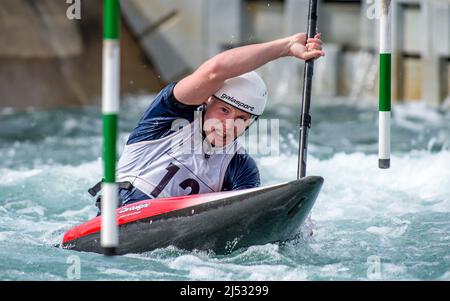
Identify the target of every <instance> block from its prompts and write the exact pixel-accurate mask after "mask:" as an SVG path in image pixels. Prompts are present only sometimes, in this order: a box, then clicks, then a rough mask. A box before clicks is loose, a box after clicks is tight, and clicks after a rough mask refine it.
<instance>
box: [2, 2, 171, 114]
mask: <svg viewBox="0 0 450 301" xmlns="http://www.w3.org/2000/svg"><path fill="white" fill-rule="evenodd" d="M81 3H82V7H81V20H73V21H71V20H69V19H68V18H67V17H66V10H67V8H68V5H67V4H66V3H65V1H61V0H39V1H27V0H1V1H0V107H16V108H23V107H28V106H36V107H51V106H68V105H81V104H90V103H93V102H98V100H99V97H100V95H101V51H102V50H101V49H102V48H101V47H102V32H101V30H102V27H101V20H102V15H101V5H99V3H98V2H97V1H82V2H81ZM121 44H122V48H123V49H122V57H123V60H122V83H121V86H122V91H123V93H136V92H138V91H144V90H146V91H148V90H151V91H157V90H158V89H159V88H160V87H161V86H162V82H161V81H160V80H159V79H158V78H157V74H155V73H154V72H153V71H152V65H151V63H150V62H149V61H148V60H147V59H146V57H145V55H144V54H143V53H142V51H141V49H140V47H139V46H138V45H137V43H136V41H135V40H134V38H133V36H132V35H131V34H130V33H129V31H128V28H127V27H126V26H123V28H122V43H121Z"/></svg>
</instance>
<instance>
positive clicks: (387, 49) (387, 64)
mask: <svg viewBox="0 0 450 301" xmlns="http://www.w3.org/2000/svg"><path fill="white" fill-rule="evenodd" d="M380 1H381V16H380V86H379V89H380V90H379V128H378V167H379V168H382V169H387V168H389V167H390V165H391V158H390V157H391V52H392V51H391V31H390V16H391V14H390V6H391V0H380Z"/></svg>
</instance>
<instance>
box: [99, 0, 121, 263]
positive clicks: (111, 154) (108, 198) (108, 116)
mask: <svg viewBox="0 0 450 301" xmlns="http://www.w3.org/2000/svg"><path fill="white" fill-rule="evenodd" d="M119 31H120V4H119V0H104V1H103V84H102V113H103V143H104V144H103V165H104V166H103V167H104V181H103V183H102V222H101V245H102V247H103V249H104V254H105V255H107V256H111V255H114V254H115V253H116V248H117V246H118V245H119V234H118V225H117V214H116V209H117V203H118V186H117V184H116V156H117V149H116V148H117V147H116V142H117V125H118V114H119V105H120V103H119V95H120V44H119Z"/></svg>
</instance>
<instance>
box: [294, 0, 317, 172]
mask: <svg viewBox="0 0 450 301" xmlns="http://www.w3.org/2000/svg"><path fill="white" fill-rule="evenodd" d="M316 31H317V0H310V1H309V12H308V30H307V33H308V38H313V37H314V36H315V35H316ZM313 73H314V59H311V60H308V61H306V63H305V70H304V74H303V99H302V107H301V117H300V139H299V144H300V145H299V160H298V169H297V179H300V178H304V177H305V176H306V159H307V152H308V131H309V129H310V128H311V115H310V114H309V110H310V106H311V90H312V78H313Z"/></svg>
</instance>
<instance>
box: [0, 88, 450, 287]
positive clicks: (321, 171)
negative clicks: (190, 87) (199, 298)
mask: <svg viewBox="0 0 450 301" xmlns="http://www.w3.org/2000/svg"><path fill="white" fill-rule="evenodd" d="M150 101H151V97H150V96H142V97H135V98H130V99H128V100H127V101H126V102H125V104H124V107H123V112H127V113H126V114H123V116H121V122H120V142H119V143H120V145H122V146H123V144H124V143H125V141H126V138H127V135H128V134H129V132H130V130H131V129H133V127H134V126H135V124H136V122H137V120H138V118H139V117H140V115H141V114H142V112H143V111H144V110H145V108H146V107H147V106H148V104H149V102H150ZM296 112H297V109H294V108H293V109H285V110H282V111H278V112H274V111H272V112H271V111H269V112H268V113H267V114H266V116H269V117H271V118H281V120H280V133H281V137H280V148H281V151H280V155H279V156H274V157H268V156H256V160H257V162H258V165H259V166H260V171H261V177H262V182H263V184H264V185H271V184H275V183H278V182H283V181H288V180H292V179H294V178H295V177H296V168H297V151H298V150H297V139H298V126H297V124H298V115H297V113H296ZM377 114H378V113H377V108H375V107H372V106H370V105H362V106H361V105H358V106H352V107H350V106H346V105H344V104H341V103H338V100H335V99H333V102H331V101H323V102H318V105H315V106H314V108H313V112H312V116H313V126H312V130H311V132H310V140H309V141H310V144H309V156H308V174H310V175H321V176H323V177H324V178H325V184H324V186H323V189H322V192H321V194H320V195H319V198H318V200H317V202H316V205H315V207H314V208H313V210H312V215H311V220H310V221H308V222H306V224H305V225H304V227H303V228H302V229H301V230H300V234H302V235H300V236H299V238H298V239H296V240H294V241H291V242H289V243H286V244H284V245H277V244H268V245H264V246H253V247H250V248H248V249H243V250H238V251H235V252H234V253H232V254H230V255H226V256H217V255H215V254H214V253H210V252H198V251H194V252H188V251H183V250H178V249H176V248H173V247H169V248H164V249H158V250H154V251H152V252H148V253H144V254H129V255H125V256H121V257H118V258H114V259H113V260H112V259H111V258H105V257H103V256H101V255H98V254H91V253H79V252H73V251H68V250H63V249H59V248H55V247H53V246H52V245H53V244H55V243H58V242H60V240H61V238H62V235H63V233H64V232H65V231H66V230H68V229H69V228H71V227H73V226H75V225H77V224H80V223H82V222H84V221H86V220H88V219H90V218H92V217H93V216H94V215H95V214H96V209H95V207H94V205H93V204H94V201H93V199H91V198H90V197H89V195H88V194H87V192H86V190H87V188H88V187H90V186H91V185H92V184H94V183H96V182H97V181H98V179H99V178H101V161H100V159H99V156H100V153H101V152H100V151H101V143H102V138H101V119H100V111H99V109H98V108H93V107H89V108H81V109H64V110H46V111H44V110H33V109H30V110H28V111H25V112H16V111H14V110H11V109H4V110H3V111H0V158H1V159H2V160H1V161H0V175H1V181H0V253H1V254H0V275H1V276H0V279H2V280H12V279H13V280H58V279H59V280H63V279H67V277H68V273H67V271H68V268H69V265H70V264H69V263H68V262H69V261H68V258H70V256H73V255H76V256H79V258H80V264H81V269H80V272H81V274H80V277H81V279H82V280H91V279H102V280H106V279H108V280H138V279H139V280H142V279H148V280H304V279H305V280H336V279H338V280H347V279H359V280H364V279H395V280H396V279H447V280H449V279H450V252H449V250H450V122H449V121H450V114H449V113H444V112H439V111H436V110H432V109H429V108H426V107H425V105H423V104H408V105H396V106H395V107H394V112H393V127H392V150H393V154H392V167H391V169H389V170H380V169H378V168H377V164H378V158H377V135H378V131H377V116H378V115H377ZM280 116H281V117H280ZM266 118H268V117H266ZM311 233H312V235H311ZM374 259H375V260H374ZM373 265H376V266H375V267H374V266H373ZM373 271H377V273H375V274H374V273H372V272H373Z"/></svg>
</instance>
